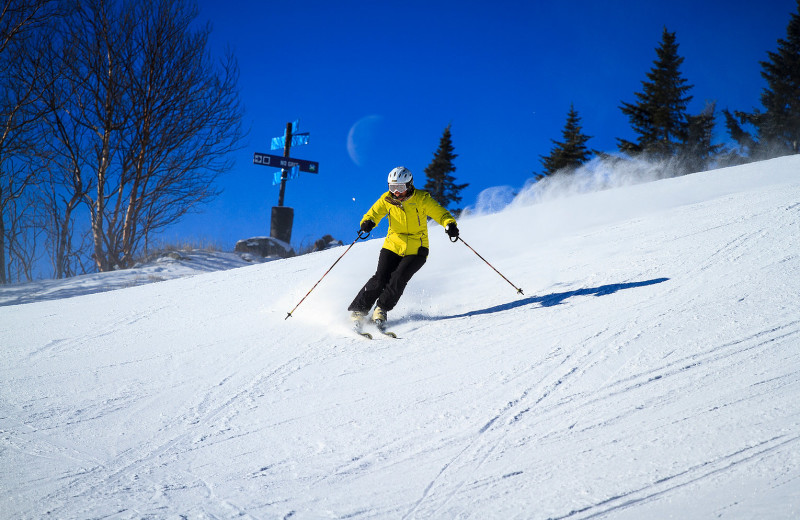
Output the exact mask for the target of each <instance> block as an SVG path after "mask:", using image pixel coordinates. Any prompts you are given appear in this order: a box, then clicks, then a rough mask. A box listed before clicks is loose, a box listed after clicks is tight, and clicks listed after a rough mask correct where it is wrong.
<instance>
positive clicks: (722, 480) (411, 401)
mask: <svg viewBox="0 0 800 520" xmlns="http://www.w3.org/2000/svg"><path fill="white" fill-rule="evenodd" d="M365 210H366V208H365ZM356 225H357V223H354V236H353V238H355V227H356ZM460 228H461V232H462V236H463V238H464V239H465V240H466V241H467V242H468V243H469V244H470V245H471V246H472V247H474V248H475V250H477V251H478V252H479V253H481V254H482V255H483V256H484V257H485V258H486V259H487V260H489V261H491V262H492V263H493V264H494V265H495V266H496V267H497V268H498V269H499V270H500V271H501V272H502V273H503V274H504V275H506V276H507V277H508V278H509V279H510V280H511V281H512V282H513V283H515V284H517V285H518V286H520V287H522V288H523V290H524V291H525V295H524V296H520V295H517V294H516V292H515V291H514V289H513V288H512V287H511V286H510V285H508V284H507V283H506V282H505V281H503V280H502V279H501V278H500V277H499V276H498V275H497V274H496V273H495V272H494V271H492V270H491V269H489V267H488V266H486V264H484V263H483V262H482V261H481V260H480V259H479V258H477V257H476V256H475V255H474V254H473V253H472V252H471V251H469V249H467V248H466V247H465V246H464V245H463V244H461V243H456V244H451V243H450V242H449V241H448V240H447V237H446V236H445V235H444V233H443V232H442V230H441V228H440V227H438V226H437V225H436V224H431V225H430V230H431V235H432V240H431V256H430V258H429V261H428V263H427V265H426V266H425V267H424V268H423V269H422V271H420V273H419V274H418V275H417V276H416V277H415V278H414V279H413V280H412V282H411V284H410V285H409V287H408V289H407V291H406V295H405V296H404V297H403V299H402V300H401V303H400V305H399V306H398V307H397V308H396V309H395V310H394V311H393V312H392V313H390V320H391V321H392V322H393V324H392V328H393V330H395V331H396V332H397V333H398V335H399V336H400V337H401V339H398V340H392V339H388V338H385V339H384V338H382V337H381V338H379V339H376V340H373V341H366V340H363V339H361V338H358V337H355V336H353V335H352V334H350V333H349V331H348V326H349V325H348V320H347V317H346V312H345V308H346V307H347V305H348V303H349V302H350V300H351V299H352V298H353V296H354V295H355V292H356V291H357V290H358V288H359V287H360V285H361V284H362V283H363V282H364V281H365V280H366V278H367V277H369V275H370V274H371V273H372V271H373V270H374V267H375V262H376V260H377V254H378V250H379V248H380V246H381V239H373V240H369V241H367V242H365V243H362V242H359V243H357V244H356V245H355V246H354V247H353V248H352V249H351V250H350V251H349V252H348V253H347V255H346V256H345V257H344V258H343V259H342V261H341V262H340V263H339V264H338V265H337V266H336V267H335V269H334V270H333V271H332V272H331V273H330V274H329V275H328V276H327V277H326V278H325V279H324V280H323V282H322V283H321V284H320V285H319V286H318V287H317V289H316V290H315V291H314V292H313V293H312V294H311V295H310V296H309V297H308V299H307V300H306V301H305V302H304V303H303V304H302V305H301V306H300V307H299V308H298V309H297V310H296V311H295V313H294V316H293V317H292V318H290V319H288V320H285V319H284V318H285V317H286V314H287V312H288V311H289V310H291V309H292V308H293V307H294V306H295V305H296V304H297V302H298V301H300V299H301V298H302V297H303V296H304V295H305V294H306V292H307V291H308V290H309V289H310V288H311V287H312V286H313V284H314V283H315V282H316V281H317V280H318V279H319V278H320V276H322V274H323V273H324V272H325V271H326V270H327V269H328V267H330V266H331V264H333V262H334V261H335V260H336V259H337V258H338V257H339V256H340V255H341V254H342V252H344V250H345V249H344V248H342V247H339V248H334V249H331V250H327V251H323V252H319V253H314V254H310V255H305V256H301V257H297V258H293V259H289V260H279V261H274V262H269V263H265V264H260V265H255V266H250V267H242V268H239V269H232V270H223V271H216V272H209V273H205V274H198V275H195V276H188V277H182V278H178V279H174V280H169V281H163V282H159V283H151V284H147V285H139V286H133V287H129V288H125V289H120V290H115V291H110V292H100V293H97V292H95V291H96V290H100V289H102V285H103V282H102V280H103V277H102V276H98V277H93V278H92V283H94V284H95V285H96V287H93V288H90V289H86V288H85V287H84V288H83V289H81V288H80V287H81V286H80V284H81V283H82V282H81V280H67V281H64V282H61V284H64V285H61V286H59V287H56V286H55V285H52V286H48V287H47V290H44V291H42V290H41V288H38V289H37V288H36V287H32V288H31V287H30V286H28V289H25V286H22V287H20V286H15V287H11V288H4V289H0V301H1V302H3V303H5V304H6V306H3V307H0V344H2V346H3V347H2V348H3V355H2V361H0V462H1V463H2V467H3V470H2V471H1V472H0V516H2V517H3V518H231V517H236V518H269V519H272V518H279V519H280V518H287V519H288V518H291V519H293V520H296V519H324V518H335V519H344V518H393V519H394V518H399V519H406V518H407V519H411V518H420V519H422V518H475V519H485V518H501V519H510V518H520V519H565V518H570V519H573V518H574V519H585V518H613V519H642V518H681V519H692V518H697V519H706V518H727V519H745V518H747V519H749V518H770V519H795V518H798V517H800V305H798V302H797V298H798V294H800V238H799V237H800V156H791V157H784V158H780V159H774V160H771V161H765V162H761V163H755V164H750V165H745V166H740V167H735V168H728V169H723V170H716V171H712V172H707V173H701V174H694V175H690V176H685V177H680V178H674V179H666V180H660V181H656V182H650V183H646V184H638V185H635V186H627V187H621V188H616V189H612V190H607V191H602V192H596V193H589V194H584V195H577V196H570V197H565V198H555V199H552V200H550V201H549V202H543V203H540V204H535V205H525V204H521V203H515V204H511V206H509V207H508V208H507V209H505V210H503V211H501V212H499V213H496V214H491V215H485V216H476V217H472V218H467V219H464V220H462V221H461V222H460ZM381 229H383V230H384V231H385V227H381V228H378V233H377V234H380V230H381ZM343 238H344V237H343ZM120 276H125V275H124V273H114V274H113V275H111V276H110V277H109V280H116V282H114V283H119V278H118V277H120ZM115 277H116V278H115ZM165 277H166V276H165ZM7 291H15V292H14V293H13V295H12V294H11V293H9V292H7ZM26 291H27V292H26ZM37 291H39V292H38V293H37ZM53 291H62V292H61V293H60V294H61V295H75V294H82V295H80V296H75V297H71V298H66V299H53V298H54V297H53ZM84 293H89V294H84ZM37 295H38V296H37ZM13 298H23V299H22V300H13ZM14 301H26V302H31V303H25V304H16V305H9V303H13V302H14Z"/></svg>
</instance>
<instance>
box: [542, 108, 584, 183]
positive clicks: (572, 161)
mask: <svg viewBox="0 0 800 520" xmlns="http://www.w3.org/2000/svg"><path fill="white" fill-rule="evenodd" d="M580 122H581V118H580V116H579V115H578V111H577V110H575V106H574V105H570V107H569V112H568V113H567V122H566V124H565V125H564V129H563V130H562V131H561V135H562V137H563V139H564V140H563V141H556V140H555V139H551V142H552V143H553V144H554V145H555V147H554V148H553V149H552V150H551V151H550V155H548V156H541V157H542V166H544V171H543V173H544V175H553V174H554V173H556V172H558V171H564V172H570V173H571V172H574V171H575V170H576V169H577V168H578V167H579V166H581V165H582V164H584V163H585V162H586V161H588V160H589V157H591V156H592V151H591V150H589V149H588V148H586V143H587V142H588V141H589V139H591V138H592V136H590V135H584V134H583V132H582V128H581V125H580Z"/></svg>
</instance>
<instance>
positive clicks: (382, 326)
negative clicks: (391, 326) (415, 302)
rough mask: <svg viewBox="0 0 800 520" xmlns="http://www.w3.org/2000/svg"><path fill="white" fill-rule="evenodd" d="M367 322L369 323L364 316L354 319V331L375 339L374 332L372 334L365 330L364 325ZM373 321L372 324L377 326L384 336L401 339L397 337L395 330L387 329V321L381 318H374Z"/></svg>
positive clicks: (366, 337)
mask: <svg viewBox="0 0 800 520" xmlns="http://www.w3.org/2000/svg"><path fill="white" fill-rule="evenodd" d="M351 319H352V318H351ZM366 323H368V322H367V320H366V319H363V318H362V319H354V320H353V332H355V333H356V334H358V335H359V336H361V337H362V338H365V339H374V337H373V336H372V334H370V333H369V332H365V331H364V325H365V324H366ZM371 323H372V325H374V326H375V328H377V329H378V332H380V333H381V334H383V335H384V336H388V337H390V338H394V339H399V338H398V337H397V334H395V333H394V332H392V331H390V330H386V323H385V322H383V321H381V320H372V322H371Z"/></svg>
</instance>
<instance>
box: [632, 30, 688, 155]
mask: <svg viewBox="0 0 800 520" xmlns="http://www.w3.org/2000/svg"><path fill="white" fill-rule="evenodd" d="M656 54H657V59H656V60H655V61H654V66H653V68H652V69H651V70H650V72H648V73H647V78H648V80H647V81H643V82H642V86H643V90H642V92H636V93H635V95H636V97H637V99H638V101H637V102H636V103H626V102H623V103H622V106H621V107H620V109H621V110H622V113H624V114H625V115H627V116H628V119H629V120H630V122H631V125H632V127H633V130H634V131H635V132H636V133H637V134H638V135H639V137H638V139H637V142H636V143H633V142H630V141H626V140H624V139H617V141H618V147H619V149H620V151H623V152H626V153H629V154H639V153H647V154H649V155H652V156H655V157H659V158H667V157H671V156H674V155H676V153H677V152H678V151H679V150H680V149H681V146H682V143H683V142H684V141H685V140H686V135H687V124H688V123H687V116H686V107H687V106H688V104H689V101H691V99H692V96H689V95H687V92H688V91H689V90H690V89H691V88H692V85H687V84H686V83H687V81H686V79H684V78H683V77H682V76H681V73H680V70H679V68H680V65H681V64H682V63H683V57H681V56H679V55H678V44H677V43H676V39H675V33H671V32H669V31H667V29H666V27H665V28H664V32H663V34H662V39H661V45H660V46H659V47H658V48H657V49H656Z"/></svg>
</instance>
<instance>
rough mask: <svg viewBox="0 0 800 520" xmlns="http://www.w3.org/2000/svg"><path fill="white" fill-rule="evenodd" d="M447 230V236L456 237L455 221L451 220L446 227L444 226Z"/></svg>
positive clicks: (456, 227)
mask: <svg viewBox="0 0 800 520" xmlns="http://www.w3.org/2000/svg"><path fill="white" fill-rule="evenodd" d="M444 230H445V231H446V232H447V236H449V237H450V238H458V226H456V224H455V222H451V223H449V224H447V227H446V228H444Z"/></svg>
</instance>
